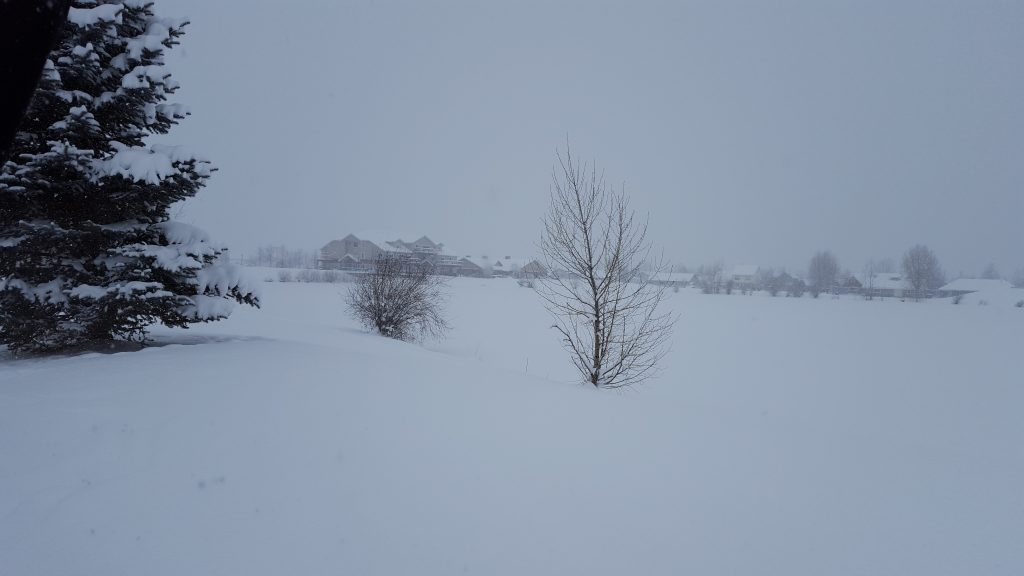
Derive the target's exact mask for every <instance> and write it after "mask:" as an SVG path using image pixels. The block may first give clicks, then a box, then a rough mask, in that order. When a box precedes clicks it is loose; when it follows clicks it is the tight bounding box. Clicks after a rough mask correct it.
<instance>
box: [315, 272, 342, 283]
mask: <svg viewBox="0 0 1024 576" xmlns="http://www.w3.org/2000/svg"><path fill="white" fill-rule="evenodd" d="M320 281H321V282H327V283H329V284H337V283H339V282H344V281H345V274H344V273H342V272H341V271H340V270H321V271H320Z"/></svg>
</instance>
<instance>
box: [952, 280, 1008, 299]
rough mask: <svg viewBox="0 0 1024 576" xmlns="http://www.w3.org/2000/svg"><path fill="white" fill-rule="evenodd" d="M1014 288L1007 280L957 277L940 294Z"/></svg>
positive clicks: (955, 294) (961, 294)
mask: <svg viewBox="0 0 1024 576" xmlns="http://www.w3.org/2000/svg"><path fill="white" fill-rule="evenodd" d="M1008 288H1013V285H1012V284H1010V283H1009V282H1007V281H1006V280H989V279H986V278H957V279H956V280H953V281H952V282H950V283H949V284H946V285H945V286H943V287H942V288H939V296H942V297H948V296H963V295H964V294H970V293H971V292H986V291H996V292H998V291H1002V290H1006V289H1008Z"/></svg>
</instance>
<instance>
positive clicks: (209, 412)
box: [0, 279, 1024, 576]
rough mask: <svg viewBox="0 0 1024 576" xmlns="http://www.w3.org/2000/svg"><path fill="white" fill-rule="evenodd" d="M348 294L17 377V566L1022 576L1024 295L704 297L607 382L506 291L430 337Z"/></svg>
mask: <svg viewBox="0 0 1024 576" xmlns="http://www.w3.org/2000/svg"><path fill="white" fill-rule="evenodd" d="M344 289H345V286H344V285H343V284H302V283H277V282H271V283H267V284H266V285H265V286H264V309H263V310H259V311H256V310H246V309H240V310H238V311H237V312H236V313H235V316H233V317H232V318H231V319H229V320H227V321H224V322H220V323H215V324H209V325H204V326H198V327H194V328H192V329H191V330H188V331H170V330H161V331H158V333H157V339H158V341H159V342H160V343H162V344H164V345H160V346H154V347H152V348H148V349H145V350H143V351H141V352H128V353H118V354H86V355H80V356H75V357H66V358H58V359H32V360H17V361H11V360H7V361H2V362H0V574H3V575H7V574H11V575H18V576H24V575H57V574H60V575H90V576H92V575H97V574H111V575H114V574H131V575H136V574H146V575H168V576H171V575H174V576H180V575H183V574H196V575H199V574H203V575H215V574H216V575H221V574H223V575H236V574H237V575H246V576H253V575H264V574H266V575H281V574H359V575H371V574H389V575H390V574H395V575H396V574H417V575H422V574H461V573H466V574H509V575H522V574H587V575H598V574H645V575H646V574H701V575H716V574H778V575H785V576H793V575H802V574H806V575H815V576H817V575H821V574H843V575H845V574H849V575H854V574H856V575H868V574H870V575H887V574H891V575H900V576H904V575H908V574H920V575H927V576H935V575H941V574H949V575H954V574H955V575H964V574H986V575H1003V574H1005V575H1008V576H1009V575H1014V576H1016V575H1019V574H1022V573H1024V545H1022V542H1024V354H1022V353H1021V351H1022V349H1024V348H1022V343H1024V310H1021V309H1017V308H1015V307H1013V305H1012V304H1013V302H1014V300H1013V297H1012V296H1011V297H1007V298H1005V299H1004V298H1000V299H998V300H997V301H993V302H991V303H990V305H988V306H979V305H977V302H976V300H977V298H974V299H967V300H965V302H964V303H963V304H961V305H959V306H952V305H949V302H948V301H934V302H926V303H902V302H898V301H892V300H887V301H874V302H865V301H862V300H857V299H851V298H845V299H838V300H834V299H828V298H824V297H823V298H821V299H818V300H811V299H809V298H804V299H801V300H795V299H786V298H769V297H766V296H736V295H734V296H704V295H700V294H696V293H693V292H689V291H683V292H680V293H677V294H672V295H671V299H670V303H671V305H672V306H673V307H674V308H675V309H676V310H677V311H678V312H680V313H681V315H682V317H681V320H680V322H679V324H678V326H677V330H676V334H675V337H674V339H673V351H672V353H671V354H670V356H669V357H668V358H667V361H666V362H665V371H664V373H663V374H662V376H661V377H660V378H659V379H657V380H654V381H651V382H649V383H648V384H646V385H644V386H642V387H640V388H636V389H632V390H628V391H623V392H604V391H595V390H592V389H589V388H587V387H584V386H581V385H577V384H573V383H572V377H573V375H572V373H571V371H570V370H569V366H568V364H567V359H566V358H565V357H564V356H563V354H562V352H561V350H560V349H559V348H558V344H557V342H556V339H555V335H554V333H553V331H552V330H550V329H548V328H547V327H548V326H549V324H550V321H549V320H548V318H547V316H546V312H545V311H544V310H543V308H542V307H541V306H540V304H539V301H538V299H537V298H536V295H535V294H534V293H533V292H532V291H531V290H530V289H526V288H520V287H518V286H517V285H516V283H515V282H514V281H510V280H475V279H458V280H454V281H453V282H452V284H451V301H450V303H449V309H450V311H451V319H452V324H453V326H454V329H453V331H452V333H451V335H450V336H449V338H448V339H447V340H444V341H442V342H438V343H433V344H428V345H426V346H417V345H410V344H404V343H399V342H394V341H388V340H385V339H382V338H379V337H375V336H373V335H370V334H366V333H364V332H363V331H362V330H360V329H359V328H358V327H357V326H356V325H355V324H354V322H353V321H352V320H350V319H348V318H347V317H346V315H345V313H344V308H343V306H342V304H341V296H340V294H339V293H340V292H342V291H343V290H344ZM969 300H974V302H973V303H970V302H969ZM1003 300H1006V302H1003ZM967 304H970V305H967Z"/></svg>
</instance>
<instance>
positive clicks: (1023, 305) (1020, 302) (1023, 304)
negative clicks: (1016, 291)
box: [1014, 300, 1024, 308]
mask: <svg viewBox="0 0 1024 576" xmlns="http://www.w3.org/2000/svg"><path fill="white" fill-rule="evenodd" d="M1014 306H1016V307H1017V308H1024V300H1018V301H1017V303H1016V304H1014Z"/></svg>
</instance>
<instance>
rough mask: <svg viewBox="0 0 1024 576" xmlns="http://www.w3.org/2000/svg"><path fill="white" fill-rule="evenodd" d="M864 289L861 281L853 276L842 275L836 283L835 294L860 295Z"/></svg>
mask: <svg viewBox="0 0 1024 576" xmlns="http://www.w3.org/2000/svg"><path fill="white" fill-rule="evenodd" d="M863 289H864V285H863V284H861V282H860V280H859V279H858V278H857V277H856V276H854V275H853V274H845V275H841V276H840V277H839V279H838V280H837V281H836V287H835V293H836V294H860V293H861V292H862V291H863Z"/></svg>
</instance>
